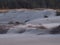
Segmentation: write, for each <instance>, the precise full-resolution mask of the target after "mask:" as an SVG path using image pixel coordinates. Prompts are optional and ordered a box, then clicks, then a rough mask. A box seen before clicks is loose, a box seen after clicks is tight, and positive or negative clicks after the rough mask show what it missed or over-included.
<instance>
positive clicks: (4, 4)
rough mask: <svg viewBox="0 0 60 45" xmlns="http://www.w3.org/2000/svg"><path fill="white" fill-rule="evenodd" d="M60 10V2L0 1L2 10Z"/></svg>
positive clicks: (37, 0)
mask: <svg viewBox="0 0 60 45" xmlns="http://www.w3.org/2000/svg"><path fill="white" fill-rule="evenodd" d="M15 8H60V0H0V9H15Z"/></svg>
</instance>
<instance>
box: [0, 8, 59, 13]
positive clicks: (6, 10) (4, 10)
mask: <svg viewBox="0 0 60 45" xmlns="http://www.w3.org/2000/svg"><path fill="white" fill-rule="evenodd" d="M44 9H51V8H33V9H27V8H20V9H0V13H6V12H8V11H9V10H16V11H20V10H44ZM53 10H56V11H57V12H60V9H53Z"/></svg>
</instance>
